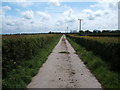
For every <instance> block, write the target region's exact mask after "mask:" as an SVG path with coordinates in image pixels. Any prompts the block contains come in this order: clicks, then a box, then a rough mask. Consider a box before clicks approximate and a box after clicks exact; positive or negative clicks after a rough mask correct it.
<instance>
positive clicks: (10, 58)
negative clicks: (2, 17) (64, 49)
mask: <svg viewBox="0 0 120 90" xmlns="http://www.w3.org/2000/svg"><path fill="white" fill-rule="evenodd" d="M60 36H61V35H17V36H3V41H2V42H3V45H2V51H3V52H2V54H3V55H2V59H3V60H2V63H3V68H2V71H3V80H2V83H3V88H25V87H26V86H27V84H28V83H29V82H30V81H31V78H32V77H33V76H34V75H35V74H37V72H38V70H39V68H40V66H41V65H42V64H43V63H44V62H45V60H46V59H47V56H48V55H49V54H50V52H51V51H52V49H53V48H54V46H55V45H56V44H57V42H58V40H59V38H60Z"/></svg>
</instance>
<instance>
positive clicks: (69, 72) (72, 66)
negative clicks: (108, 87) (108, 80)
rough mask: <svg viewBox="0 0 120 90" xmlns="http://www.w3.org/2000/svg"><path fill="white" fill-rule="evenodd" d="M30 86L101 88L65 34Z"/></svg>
mask: <svg viewBox="0 0 120 90" xmlns="http://www.w3.org/2000/svg"><path fill="white" fill-rule="evenodd" d="M28 88H101V84H100V83H99V82H98V81H97V79H96V78H95V77H94V76H93V75H92V74H91V73H90V71H89V70H88V69H87V68H86V66H85V65H84V64H83V62H82V61H81V60H80V58H79V57H78V55H76V54H75V51H74V49H73V48H72V47H71V45H70V44H69V42H68V41H67V40H66V38H65V36H64V35H63V36H62V37H61V39H60V41H59V43H58V44H57V45H56V47H55V48H54V50H53V51H52V53H51V54H50V55H49V57H48V59H47V61H46V62H45V64H43V66H42V67H41V68H40V70H39V72H38V74H37V75H36V76H35V77H33V78H32V82H31V83H30V84H29V85H28Z"/></svg>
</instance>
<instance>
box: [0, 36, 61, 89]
mask: <svg viewBox="0 0 120 90" xmlns="http://www.w3.org/2000/svg"><path fill="white" fill-rule="evenodd" d="M58 40H59V38H57V39H54V41H52V42H50V43H49V44H46V46H45V47H44V48H41V49H40V50H39V51H38V52H39V53H37V54H36V55H35V57H33V58H32V59H30V60H24V63H22V64H20V65H18V66H17V67H16V68H14V69H13V70H12V71H10V72H8V73H7V72H6V75H7V76H6V77H5V78H4V79H3V80H2V83H3V88H26V87H27V85H28V84H29V83H30V82H31V79H32V77H33V76H35V75H36V74H37V73H38V70H39V68H40V67H41V66H42V64H43V63H44V62H45V61H46V60H47V57H48V55H49V54H50V53H51V51H52V49H53V48H54V46H55V45H56V44H57V43H58Z"/></svg>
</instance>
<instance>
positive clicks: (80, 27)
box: [78, 19, 83, 31]
mask: <svg viewBox="0 0 120 90" xmlns="http://www.w3.org/2000/svg"><path fill="white" fill-rule="evenodd" d="M78 20H79V22H80V25H79V31H81V29H82V24H81V22H82V20H83V19H78Z"/></svg>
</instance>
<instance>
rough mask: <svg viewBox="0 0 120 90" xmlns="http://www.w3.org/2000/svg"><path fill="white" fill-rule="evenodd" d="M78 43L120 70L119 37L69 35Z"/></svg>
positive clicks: (112, 68) (111, 66) (114, 68)
mask: <svg viewBox="0 0 120 90" xmlns="http://www.w3.org/2000/svg"><path fill="white" fill-rule="evenodd" d="M68 37H69V38H70V39H72V40H73V41H75V42H76V43H77V44H79V45H81V46H83V47H85V48H86V49H87V50H89V51H93V53H94V54H95V55H97V56H100V57H101V58H102V59H103V60H104V61H106V62H107V63H109V66H110V69H111V70H113V71H117V72H120V69H119V68H120V63H119V60H120V55H119V53H120V42H118V38H117V37H88V36H73V35H68Z"/></svg>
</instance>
